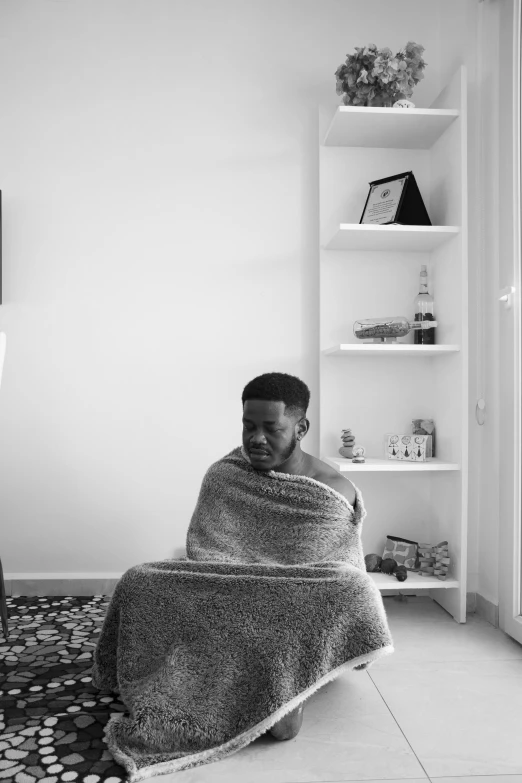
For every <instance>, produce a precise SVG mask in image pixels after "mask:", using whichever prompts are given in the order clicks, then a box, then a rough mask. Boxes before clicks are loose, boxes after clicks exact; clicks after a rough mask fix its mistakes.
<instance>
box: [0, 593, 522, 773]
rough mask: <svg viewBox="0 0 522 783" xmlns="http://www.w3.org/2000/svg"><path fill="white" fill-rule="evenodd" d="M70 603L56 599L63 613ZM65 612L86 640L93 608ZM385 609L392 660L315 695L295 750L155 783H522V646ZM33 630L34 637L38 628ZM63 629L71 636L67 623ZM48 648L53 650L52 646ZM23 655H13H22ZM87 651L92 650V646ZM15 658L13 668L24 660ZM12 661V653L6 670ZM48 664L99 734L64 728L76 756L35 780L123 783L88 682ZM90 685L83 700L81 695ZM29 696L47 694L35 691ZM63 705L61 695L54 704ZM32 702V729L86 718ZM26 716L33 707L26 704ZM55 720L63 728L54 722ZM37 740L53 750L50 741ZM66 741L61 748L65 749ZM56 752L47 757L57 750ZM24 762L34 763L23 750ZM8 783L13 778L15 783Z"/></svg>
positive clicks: (473, 627) (420, 612) (273, 750)
mask: <svg viewBox="0 0 522 783" xmlns="http://www.w3.org/2000/svg"><path fill="white" fill-rule="evenodd" d="M37 600H38V599H36V601H35V605H34V607H33V606H31V609H30V611H31V612H33V613H34V612H35V611H39V610H38V608H37ZM41 600H42V599H40V605H41ZM64 600H65V599H56V601H57V602H58V603H60V601H62V602H63V601H64ZM94 600H95V599H93V601H94ZM96 600H98V599H96ZM69 603H71V606H72V608H71V607H70V608H69V609H68V610H67V611H69V612H70V613H73V612H76V613H77V614H76V615H74V617H71V618H70V620H71V621H70V622H69V621H67V618H65V619H64V617H63V616H62V615H60V618H61V621H63V622H66V621H67V625H66V626H64V627H65V628H67V634H69V635H71V634H72V633H77V634H80V633H81V632H80V631H79V630H78V627H79V626H77V625H74V623H73V622H72V620H73V619H74V618H76V622H77V620H78V617H79V614H78V613H82V612H84V613H85V611H87V609H89V607H90V604H89V603H88V602H87V605H86V606H83V603H82V605H81V606H78V607H77V606H75V605H73V604H74V603H75V602H74V600H73V601H71V602H69ZM384 605H385V608H386V612H387V615H388V619H389V623H390V628H391V631H392V636H393V641H394V646H395V653H394V654H393V655H391V656H389V657H386V658H384V659H383V660H382V661H380V662H377V663H375V664H374V665H373V666H372V667H371V668H370V669H369V670H366V671H359V672H355V671H354V672H350V673H348V674H346V675H344V676H342V677H340V678H339V679H337V680H335V681H334V682H332V683H329V684H328V685H326V686H325V687H324V688H322V689H321V690H320V691H318V692H317V693H316V694H314V696H312V697H311V698H310V699H309V700H308V701H307V703H306V707H305V713H304V721H303V726H302V729H301V731H300V733H299V734H298V736H297V737H296V738H295V739H294V740H291V741H290V742H282V743H278V742H277V741H275V740H274V739H273V738H272V737H271V736H270V735H268V734H265V735H263V736H262V737H260V738H259V739H257V740H256V741H255V742H253V743H251V745H249V746H248V747H246V748H244V749H243V750H241V751H239V752H238V753H236V754H235V755H233V756H230V757H229V758H226V759H223V760H222V761H219V762H216V763H214V764H209V765H206V766H202V767H196V768H194V769H190V770H186V771H184V772H177V773H173V774H170V775H161V776H157V777H156V778H155V779H157V780H158V781H161V783H315V782H317V781H322V783H335V782H336V781H338V782H340V781H365V783H371V781H385V780H389V781H394V782H395V783H398V782H399V781H408V783H417V781H419V782H420V781H426V780H438V779H441V783H472V781H474V783H522V646H521V645H519V644H518V643H517V642H515V641H514V640H513V639H511V638H510V637H508V636H506V635H505V634H504V633H503V632H502V631H500V630H498V629H497V628H494V627H493V626H492V625H490V624H489V623H487V622H486V621H485V620H483V619H482V618H481V617H479V616H477V615H468V621H467V623H466V624H463V625H459V624H457V623H456V622H455V621H454V620H453V618H452V617H451V616H450V615H449V614H447V613H446V612H445V611H444V609H442V608H441V607H440V606H439V605H438V604H436V603H434V602H433V601H432V600H431V599H429V598H421V597H408V598H407V600H406V601H397V600H396V599H395V598H393V597H385V598H384ZM60 606H61V604H60ZM60 606H58V609H60ZM53 607H54V605H53ZM62 608H63V607H62ZM92 608H93V607H91V609H92ZM94 608H95V607H94ZM49 611H50V610H49ZM56 611H57V609H56V608H55V612H56ZM62 614H63V613H62ZM39 616H40V615H39ZM82 616H83V615H82ZM50 617H51V615H49V618H50ZM40 622H42V621H40ZM100 622H101V616H100V617H96V623H97V624H98V625H99V623H100ZM71 625H74V630H70V629H69V626H71ZM31 627H33V628H34V624H33V626H31ZM42 627H43V626H42ZM45 627H47V626H45ZM53 627H54V626H53ZM37 630H38V629H37ZM59 630H60V631H61V632H62V633H63V634H65V633H66V632H65V630H64V629H63V628H62V626H61V625H60V629H59ZM12 631H13V638H14V634H15V632H16V633H17V631H16V629H15V628H14V627H13V629H12ZM91 631H92V629H91ZM27 633H31V632H30V631H27ZM40 633H41V634H44V633H45V634H52V633H54V631H53V630H52V628H49V630H41V629H40ZM52 638H54V637H52ZM60 638H61V637H60ZM12 641H13V640H11V642H12ZM66 641H67V644H66V650H62V653H63V654H64V655H65V652H66V651H67V650H69V648H71V649H72V648H75V652H76V653H78V657H79V658H82V659H84V660H82V661H79V660H76V659H75V660H71V661H70V662H69V663H70V667H71V671H72V673H73V674H74V673H75V672H76V669H78V672H77V677H80V679H81V677H82V676H83V675H82V670H81V667H82V666H83V667H85V666H87V665H90V659H89V660H87V658H88V655H87V653H86V652H83V646H82V643H85V644H87V642H86V641H85V639H84V638H83V637H81V636H79V637H78V638H76V637H75V638H74V639H73V638H71V639H69V638H67V640H66ZM62 642H63V639H62ZM28 643H29V642H28ZM46 643H47V644H51V645H52V644H53V642H52V640H51V638H48V639H47V640H46ZM91 643H92V640H91ZM31 644H36V642H31ZM54 644H56V642H54ZM17 649H18V648H15V647H13V650H14V651H15V652H16V650H17ZM20 649H22V648H20ZM33 649H34V648H33ZM36 649H40V648H39V647H37V648H36ZM85 649H86V650H87V652H88V650H90V649H91V648H87V647H86V648H85ZM42 650H43V648H42ZM50 652H51V647H47V653H50ZM42 654H43V653H42ZM66 657H67V656H66ZM69 657H71V655H69V656H68V658H69ZM51 658H52V656H51V657H49V663H50V664H51V663H52V661H51ZM72 658H74V655H73V656H72ZM14 660H15V662H16V658H15V659H14ZM9 661H10V657H9V655H7V657H6V662H9ZM52 665H53V666H55V667H57V668H56V672H55V673H54V674H52V676H51V675H49V674H47V675H45V676H44V674H45V673H42V674H41V678H43V679H42V681H44V680H45V678H46V677H47V679H49V676H51V679H53V678H54V679H57V680H60V682H57V683H55V685H56V687H58V685H60V683H61V679H64V678H65V682H64V683H63V688H62V690H63V689H64V688H65V689H66V690H67V689H73V690H74V687H75V685H76V686H77V688H78V687H80V691H78V693H77V694H76V697H74V695H73V694H72V691H71V694H69V692H68V690H67V693H65V691H64V693H62V695H61V698H62V700H63V699H69V700H71V699H74V698H77V700H79V704H81V705H82V707H81V709H82V711H83V712H84V713H85V716H84V717H83V718H82V720H83V721H84V722H85V721H86V720H87V719H88V722H89V724H92V725H89V726H87V728H85V727H84V726H83V724H82V727H81V728H78V727H74V726H72V725H71V727H70V728H67V731H69V730H71V731H72V730H73V729H74V731H75V732H76V733H75V734H74V737H73V738H72V739H71V742H70V743H69V744H70V748H69V749H68V750H67V749H64V748H62V747H61V746H60V748H58V751H60V752H59V753H58V751H53V752H56V753H57V754H58V755H57V760H56V763H55V759H54V756H51V757H47V756H46V757H45V761H46V762H47V761H48V762H51V761H52V762H53V765H52V766H49V767H48V769H47V773H48V774H47V775H46V774H45V772H42V770H41V769H40V770H39V771H38V770H36V771H34V770H33V771H34V774H35V775H36V777H37V778H38V779H39V781H38V783H47V781H49V783H51V782H52V783H58V781H59V780H60V781H61V780H64V781H65V780H67V781H72V780H74V781H75V783H95V781H100V783H102V781H106V783H109V781H110V783H113V781H118V780H121V779H122V776H123V775H124V770H123V768H120V767H119V766H117V767H115V766H114V762H113V760H112V756H111V755H110V753H108V751H107V750H106V749H105V748H104V747H103V740H102V731H101V728H100V726H98V725H97V724H96V723H95V722H93V719H94V718H96V715H97V714H98V712H99V710H100V707H99V705H98V706H97V704H98V702H97V701H96V699H94V697H92V698H93V699H94V700H93V701H92V702H91V701H85V700H84V699H88V698H91V697H90V696H89V693H90V691H89V693H87V690H88V689H89V687H90V686H89V683H88V682H87V680H85V683H84V680H83V679H81V682H80V683H76V681H75V680H74V681H71V682H69V680H68V679H67V677H68V676H69V674H70V672H69V674H68V673H67V671H68V670H67V671H65V670H64V671H62V669H63V667H64V665H65V664H64V663H63V661H58V662H57V663H56V664H54V663H53V664H52ZM67 665H69V664H67ZM60 667H61V668H60ZM66 668H67V667H66ZM34 671H35V674H34V676H40V675H38V672H39V671H40V670H39V669H38V670H37V669H35V670H34ZM42 672H43V670H42ZM58 674H59V676H58ZM55 675H56V676H55ZM31 676H33V675H31ZM75 676H76V675H75ZM60 678H61V679H60ZM35 681H36V680H35ZM15 685H16V683H15ZM11 686H12V684H11ZM4 687H5V686H4ZM17 687H18V688H22V687H24V686H23V685H18V686H17ZM49 687H50V686H49ZM82 687H83V689H84V690H85V693H83V692H81V688H82ZM0 688H1V684H0ZM15 690H16V688H15ZM30 690H31V691H36V690H41V688H39V686H35V687H33V688H31V689H30ZM91 690H92V688H91ZM12 692H13V693H14V691H12ZM16 692H18V691H16ZM2 693H3V694H4V697H5V696H6V694H5V693H4V692H3V691H2V690H0V694H2ZM60 693H61V691H60ZM74 693H76V691H74ZM59 695H60V694H59V693H58V691H57V692H56V694H55V696H56V698H58V696H59ZM13 698H15V699H16V698H21V696H15V697H13ZM24 698H25V697H24ZM27 698H28V699H29V700H30V699H33V701H31V704H30V710H31V711H32V712H31V715H32V716H33V720H32V722H35V723H38V720H44V718H45V717H46V715H48V714H49V709H51V708H53V709H55V712H56V710H58V711H59V714H60V715H61V716H62V717H61V718H60V719H59V720H61V721H67V720H74V716H73V715H69V713H68V711H67V710H73V709H74V710H76V709H78V710H79V709H80V706H76V702H73V701H71V704H73V703H74V706H72V707H69V708H67V709H66V711H65V712H64V711H63V710H64V703H62V702H57V703H56V705H54V702H45V703H42V706H40V707H39V702H38V695H37V693H35V694H33V696H29V695H28V696H27ZM46 698H47V697H46ZM53 698H54V697H53ZM115 698H116V697H114V698H110V705H105V706H106V707H109V706H110V707H111V709H117V708H118V705H117V704H115V703H114V699H115ZM82 699H83V700H84V701H82ZM35 700H36V701H35ZM102 701H104V700H103V699H102ZM1 702H2V699H0V703H1ZM67 703H68V702H67ZM28 704H29V702H28ZM24 705H25V701H24ZM45 705H47V708H45ZM53 705H54V706H53ZM60 705H61V706H60ZM8 706H9V705H7V703H6V707H8ZM18 706H20V707H21V706H22V705H21V704H20V705H18ZM102 706H104V705H102ZM121 706H122V705H121ZM122 708H123V706H122ZM24 709H26V710H28V709H29V707H28V706H27V705H26V706H25V708H24ZM60 711H61V712H60ZM91 712H92V716H91V715H90V713H91ZM15 713H16V715H18V713H23V710H18V711H17V710H15V712H12V713H9V710H8V714H10V715H11V717H10V718H9V720H8V723H9V724H12V722H13V720H14V721H15V723H16V722H20V718H19V717H14V716H15ZM44 713H45V714H44ZM57 714H58V713H57ZM107 715H108V709H106V710H105V712H103V714H102V715H101V717H102V718H103V719H104V720H105V721H106V720H107ZM34 716H36V718H34ZM38 716H39V717H38ZM53 720H55V721H56V720H57V719H56V718H54V719H53V718H50V719H48V721H53ZM46 725H47V724H46ZM64 725H65V724H64ZM67 726H68V724H67ZM93 726H94V729H95V730H96V731H94V729H93ZM8 728H9V727H7V729H8ZM18 728H19V727H18ZM57 728H58V729H59V728H60V725H57V726H54V727H53V728H52V729H49V728H47V729H45V730H44V731H46V732H47V734H49V733H52V732H54V733H55V734H56V737H57V736H58V733H57V732H56V729H57ZM30 731H33V729H30ZM34 731H36V729H34ZM82 732H83V733H82ZM86 732H87V733H86ZM89 732H90V734H89ZM40 733H43V732H40ZM63 733H64V732H63V731H62V732H60V734H63ZM80 733H81V736H80ZM76 734H78V736H76ZM84 735H85V736H84ZM91 735H92V736H91ZM6 736H8V735H6ZM71 737H72V735H71ZM23 739H26V738H23ZM66 740H67V741H69V735H68V736H67V737H65V738H63V739H61V740H60V742H65V741H66ZM73 740H74V743H76V744H74V743H73ZM17 741H18V740H17ZM20 741H22V739H21V740H20ZM40 741H41V742H46V741H49V742H50V741H51V740H50V739H49V738H44V739H41V740H40ZM8 742H14V740H8ZM60 742H57V743H56V746H57V747H58V745H59V744H60ZM71 743H73V744H71ZM4 744H5V743H4ZM77 745H78V747H77ZM0 746H2V743H1V742H0ZM2 747H3V746H2ZM2 747H0V778H1V783H4V781H6V780H9V776H10V775H11V773H12V772H13V771H14V770H13V769H12V764H13V762H12V761H9V759H10V758H11V756H9V759H7V758H6V759H5V760H3V761H2V755H3V751H2ZM20 747H25V746H20ZM85 748H87V750H86V749H85ZM44 750H45V751H47V749H44ZM62 750H63V752H64V753H65V752H67V753H68V752H69V751H70V750H74V751H78V753H76V755H78V754H79V753H80V751H81V752H82V753H83V756H84V757H85V758H84V759H83V757H82V758H80V756H79V755H78V759H79V760H78V764H77V765H76V766H74V765H73V767H70V768H69V767H68V768H67V769H71V771H67V772H64V771H60V772H57V773H56V774H55V767H56V769H58V768H60V770H62V766H63V765H61V764H60V763H58V762H61V761H64V763H67V764H72V761H71V759H69V760H67V759H62V758H61V756H60V754H61V752H62ZM5 752H6V753H7V751H5ZM9 752H10V753H11V754H12V753H13V752H15V753H16V751H12V750H10V751H9ZM41 752H42V753H43V752H44V751H43V750H42V751H41ZM48 752H49V753H51V749H49V751H48ZM24 755H27V754H26V753H25V751H24ZM58 756H60V757H59V758H58ZM71 758H72V757H71ZM25 760H26V761H27V759H25ZM75 763H76V762H75ZM82 764H83V766H85V768H86V769H88V772H87V773H86V774H82V769H83V767H82ZM31 769H32V768H31ZM64 769H65V768H64ZM76 769H78V772H76V771H75V770H76ZM119 772H121V773H122V776H120V774H119ZM49 775H50V776H49ZM14 779H15V780H16V783H36V781H35V778H34V777H31V778H30V777H29V776H28V774H27V772H26V771H22V772H19V773H18V776H17V777H15V778H14ZM12 780H13V778H12V777H11V780H10V781H9V783H12Z"/></svg>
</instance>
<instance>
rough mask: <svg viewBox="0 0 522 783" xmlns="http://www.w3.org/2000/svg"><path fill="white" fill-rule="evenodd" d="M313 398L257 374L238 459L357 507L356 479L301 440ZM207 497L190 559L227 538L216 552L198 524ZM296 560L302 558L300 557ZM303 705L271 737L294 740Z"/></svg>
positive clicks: (190, 541) (291, 379) (288, 378)
mask: <svg viewBox="0 0 522 783" xmlns="http://www.w3.org/2000/svg"><path fill="white" fill-rule="evenodd" d="M309 402H310V391H309V389H308V387H307V385H306V384H305V383H304V382H303V381H301V380H300V379H299V378H296V377H295V376H292V375H288V374H286V373H278V372H272V373H266V374H264V375H260V376H258V377H257V378H254V380H252V381H250V383H248V384H247V385H246V386H245V388H244V390H243V394H242V403H243V447H242V449H236V450H235V451H237V452H240V454H239V455H238V456H239V459H241V458H244V459H246V460H248V461H249V463H250V465H251V466H252V468H253V469H254V470H255V471H259V472H260V473H263V472H267V471H275V472H277V473H286V474H291V475H295V476H307V477H308V478H311V479H314V480H315V481H317V482H320V483H321V484H324V485H326V486H327V487H330V488H331V489H333V490H335V492H337V493H339V494H340V495H341V496H342V497H343V498H345V499H346V501H348V503H349V504H350V506H352V507H354V506H355V504H356V502H357V496H359V497H360V493H359V490H357V491H356V488H355V487H354V485H353V484H352V482H351V481H349V480H348V479H347V478H345V477H344V476H342V475H340V474H339V473H338V472H337V471H335V470H334V469H333V468H331V467H330V466H329V465H327V464H326V463H325V462H322V460H320V459H317V458H316V457H313V456H312V455H311V454H307V453H306V452H305V451H303V450H302V448H301V444H302V441H303V439H304V438H305V436H306V434H307V432H308V430H309V428H310V422H309V420H308V419H307V418H306V412H307V409H308V405H309ZM352 440H353V436H352ZM348 445H352V444H348ZM234 454H235V452H232V455H234ZM232 455H230V456H232ZM260 480H262V478H261V477H260ZM275 486H278V485H277V484H275ZM303 491H304V490H303ZM208 502H209V501H208V499H205V482H204V484H203V486H202V489H201V493H200V498H199V500H198V506H197V507H196V511H195V513H194V516H193V519H192V522H191V525H190V527H189V530H188V533H187V554H188V556H189V558H191V559H195V560H198V559H205V558H208V556H209V552H210V553H211V556H212V557H213V558H214V557H215V558H216V559H220V558H221V556H222V552H223V538H221V539H220V545H219V548H218V547H217V546H216V550H215V552H214V553H212V541H209V540H208V533H207V538H204V534H203V531H202V529H201V528H200V527H199V526H198V521H197V520H198V519H199V518H200V517H203V516H204V514H203V513H202V508H203V505H204V504H205V503H208ZM212 502H214V503H215V508H216V513H217V514H219V513H220V508H221V506H223V505H226V503H227V499H226V498H223V497H220V498H215V499H213V501H212ZM282 502H283V499H282ZM224 513H226V511H225V512H224ZM232 535H233V534H232ZM202 541H204V548H203V547H202V546H201V542H202ZM260 547H262V541H256V542H255V545H254V542H252V549H253V551H255V552H259V551H260ZM289 547H290V544H289ZM232 548H234V549H235V551H236V552H237V551H238V542H237V541H234V542H233V547H232V545H231V547H230V551H232ZM267 551H268V549H267ZM243 555H244V556H248V545H246V546H245V548H244V550H243ZM242 559H245V557H243V558H242ZM294 560H298V557H295V558H294ZM290 561H291V554H290ZM361 668H362V667H361ZM303 709H304V706H303V704H301V705H300V706H299V707H298V708H297V709H296V710H294V711H293V712H290V713H289V714H288V715H286V716H285V717H284V718H283V719H282V720H280V721H279V722H278V723H276V724H275V725H274V726H273V727H272V728H271V729H270V733H271V734H272V736H274V737H275V738H276V739H278V740H289V739H293V737H295V736H296V735H297V734H298V732H299V730H300V728H301V724H302V721H303Z"/></svg>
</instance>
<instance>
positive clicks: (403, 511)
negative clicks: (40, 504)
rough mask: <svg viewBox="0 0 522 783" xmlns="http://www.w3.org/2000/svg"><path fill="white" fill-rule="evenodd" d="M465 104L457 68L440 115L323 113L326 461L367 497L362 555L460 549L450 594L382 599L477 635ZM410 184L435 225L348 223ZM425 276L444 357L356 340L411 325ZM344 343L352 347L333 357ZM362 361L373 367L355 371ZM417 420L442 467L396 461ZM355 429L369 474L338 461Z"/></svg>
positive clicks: (443, 583)
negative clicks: (408, 600) (385, 317)
mask: <svg viewBox="0 0 522 783" xmlns="http://www.w3.org/2000/svg"><path fill="white" fill-rule="evenodd" d="M467 92H468V86H467V76H466V68H465V67H464V66H459V68H458V69H457V70H456V72H455V74H454V75H453V76H452V77H451V79H449V80H448V82H447V84H446V85H444V86H443V88H442V90H441V92H440V93H439V95H438V96H437V97H436V98H435V100H434V101H433V103H432V106H431V108H429V109H428V108H427V109H416V108H415V109H393V108H385V107H382V108H381V107H359V106H355V107H354V106H332V105H329V106H326V105H323V106H321V107H320V108H319V144H318V148H319V149H318V154H319V224H320V235H319V244H320V247H319V285H318V297H319V347H320V362H319V368H320V375H319V429H320V432H319V447H318V454H319V455H320V458H321V459H322V460H323V461H324V462H326V463H327V464H328V465H329V466H330V467H333V468H334V469H335V470H336V471H337V472H338V473H339V474H341V475H343V476H345V477H348V478H350V479H352V481H354V482H355V483H356V484H357V481H356V477H359V478H358V480H359V481H361V483H362V484H363V485H364V494H365V495H367V498H365V499H366V500H367V506H368V510H369V514H371V524H368V525H367V526H365V528H363V531H362V543H363V547H364V551H365V552H378V551H379V550H380V547H381V545H382V542H383V539H385V537H386V536H387V535H388V534H389V533H390V532H393V533H396V534H397V535H403V534H404V535H406V534H408V537H409V538H417V540H422V541H432V542H435V541H439V540H443V539H447V540H448V541H449V550H450V559H451V576H448V577H447V579H445V580H441V579H438V578H437V577H436V576H420V575H419V574H418V573H415V572H408V578H407V579H406V581H405V582H398V581H397V579H395V577H394V576H393V575H388V574H371V577H372V579H373V580H374V582H375V584H376V586H377V588H378V589H379V590H380V591H383V592H384V593H385V594H387V593H389V594H393V593H395V594H397V593H398V592H405V593H416V592H419V593H420V594H425V595H429V596H430V597H431V598H432V599H433V600H435V601H437V602H438V603H439V604H440V605H441V606H443V607H444V609H445V610H446V611H447V612H448V613H449V614H450V615H452V616H453V617H454V619H455V620H456V621H457V622H458V623H465V622H466V587H467V572H468V561H467V551H468V524H469V475H468V473H469V415H468V413H469V411H468V406H469V369H470V368H469V324H468V318H469V307H468V298H469V291H470V289H469V264H468V203H467V182H468V173H467V166H468V163H467V161H468V120H467ZM409 170H414V171H415V172H416V173H417V174H416V175H417V179H418V181H419V186H420V188H421V191H422V193H423V194H424V198H425V199H426V207H427V209H428V212H429V214H430V216H431V219H432V221H433V223H434V225H432V226H413V225H378V224H360V223H357V222H349V221H357V220H358V219H359V216H360V214H361V211H362V209H363V203H364V202H363V197H364V195H365V193H367V192H368V191H367V186H368V183H369V182H370V181H373V180H374V179H376V178H378V177H385V176H390V175H393V174H396V173H397V172H404V171H409ZM341 221H345V222H341ZM332 251H341V252H332ZM343 251H344V252H343ZM365 251H368V252H365ZM386 253H388V256H387V255H386ZM420 263H427V264H429V265H430V268H431V272H432V284H433V286H434V292H433V291H431V290H430V293H434V295H435V302H436V311H435V312H436V318H437V321H439V320H440V324H441V325H442V327H441V328H442V330H443V332H444V333H442V331H441V333H440V340H441V341H442V342H441V344H438V345H429V346H428V345H415V343H414V342H413V336H412V335H411V334H410V335H408V336H406V337H405V338H401V339H402V340H406V341H408V342H401V341H400V340H399V341H398V342H397V343H383V344H379V343H371V342H364V341H362V340H358V339H357V338H356V337H355V336H354V335H353V331H352V328H353V323H354V321H355V319H356V318H357V317H360V314H361V313H364V312H365V311H366V314H367V317H369V316H370V315H377V314H378V313H379V312H380V313H381V314H386V312H393V311H395V309H396V308H397V312H403V308H404V312H405V314H406V313H407V312H410V313H411V315H410V317H411V318H412V319H413V312H411V311H410V310H409V309H408V307H411V304H412V303H413V296H414V290H413V289H414V285H415V272H414V269H412V265H413V267H415V266H416V265H418V264H420ZM390 302H391V303H392V304H391V305H390V304H389V303H390ZM393 302H396V305H395V306H394V305H393ZM397 303H398V304H397ZM358 314H359V315H358ZM444 325H445V326H444ZM339 339H344V340H346V341H347V342H344V343H337V344H335V343H334V341H335V340H339ZM449 340H456V341H457V343H458V344H449ZM343 357H344V358H345V361H342V358H343ZM354 357H364V358H363V359H358V360H357V361H355V362H353V361H349V360H350V359H352V360H353V358H354ZM371 357H373V360H372V358H371ZM400 357H410V358H409V359H408V360H404V359H402V358H400ZM415 357H417V361H415ZM437 357H438V358H437ZM443 357H446V358H443ZM335 358H337V359H340V360H338V361H334V360H333V359H335ZM346 359H348V361H346ZM410 359H411V361H410ZM426 359H428V360H429V361H426ZM435 359H436V361H434V360H435ZM421 360H422V361H421ZM413 416H417V417H432V418H433V419H434V420H435V424H436V427H437V429H438V430H439V435H440V436H441V437H443V438H444V439H445V440H446V442H447V447H444V440H443V441H442V443H443V448H442V450H440V449H439V450H438V451H437V452H436V453H437V455H438V457H439V458H438V459H431V460H427V461H426V462H409V461H399V460H389V459H387V458H386V453H385V451H384V433H385V432H387V431H388V430H387V429H386V428H387V427H388V426H390V424H386V422H387V421H388V422H393V427H396V428H400V427H402V428H404V429H402V430H399V429H397V430H396V431H397V432H399V431H402V432H407V431H408V432H409V431H410V429H411V422H412V417H413ZM352 424H354V425H356V426H355V433H356V437H357V439H359V438H360V439H361V440H360V442H361V443H363V444H365V443H366V444H368V450H369V449H370V448H371V449H372V450H373V454H374V455H376V456H375V457H372V456H368V457H367V458H366V461H365V462H364V463H362V464H357V463H353V462H352V461H351V460H347V459H343V458H342V457H341V455H340V454H339V453H338V452H337V448H338V446H340V445H341V444H340V440H339V435H340V431H341V427H347V426H350V425H352ZM389 431H391V429H390V430H389ZM336 444H337V445H336ZM380 444H382V447H381V445H380ZM323 455H329V456H323ZM441 455H442V456H443V458H441ZM444 457H446V459H444ZM450 460H454V461H450ZM386 473H388V474H390V477H389V479H385V480H384V481H383V474H386ZM415 473H417V474H422V478H414V475H413V474H415ZM363 474H366V478H361V477H362V476H363ZM393 476H394V477H395V478H393V480H392V477H393ZM416 531H417V532H416ZM417 533H418V535H417ZM418 536H421V538H418ZM381 551H382V550H381Z"/></svg>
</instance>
